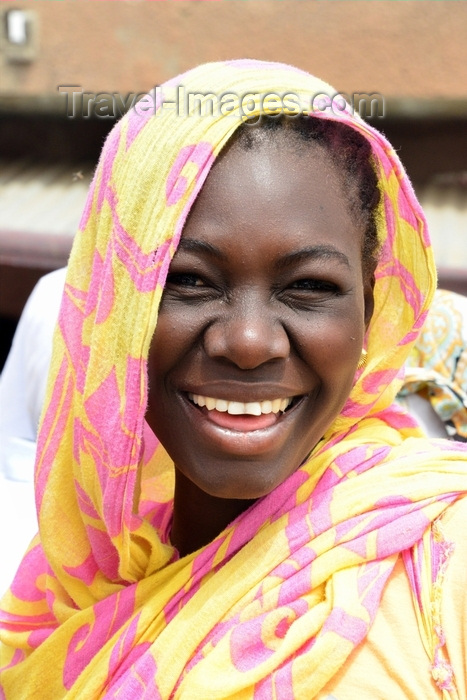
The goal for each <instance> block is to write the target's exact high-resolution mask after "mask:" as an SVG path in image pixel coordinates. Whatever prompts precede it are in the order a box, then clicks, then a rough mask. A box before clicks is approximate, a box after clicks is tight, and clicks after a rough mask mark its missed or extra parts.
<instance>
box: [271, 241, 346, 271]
mask: <svg viewBox="0 0 467 700" xmlns="http://www.w3.org/2000/svg"><path fill="white" fill-rule="evenodd" d="M307 260H320V261H323V262H324V261H327V260H335V261H336V262H338V263H340V264H341V265H345V266H346V267H347V268H349V270H350V269H351V268H352V266H351V264H350V261H349V259H348V257H347V255H345V253H342V251H340V250H337V248H334V246H331V245H315V246H307V247H306V248H301V249H300V250H296V251H294V252H293V253H288V254H287V255H284V257H282V258H280V259H279V260H277V262H276V264H275V267H276V268H278V269H281V268H284V267H288V266H289V265H296V264H297V263H301V262H305V261H307Z"/></svg>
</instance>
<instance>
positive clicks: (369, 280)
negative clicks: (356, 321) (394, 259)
mask: <svg viewBox="0 0 467 700" xmlns="http://www.w3.org/2000/svg"><path fill="white" fill-rule="evenodd" d="M365 277H366V279H365V281H364V286H363V298H364V301H365V330H368V326H369V325H370V321H371V317H372V316H373V311H374V308H375V298H374V288H375V275H374V273H372V274H371V275H370V274H367V275H366V276H365Z"/></svg>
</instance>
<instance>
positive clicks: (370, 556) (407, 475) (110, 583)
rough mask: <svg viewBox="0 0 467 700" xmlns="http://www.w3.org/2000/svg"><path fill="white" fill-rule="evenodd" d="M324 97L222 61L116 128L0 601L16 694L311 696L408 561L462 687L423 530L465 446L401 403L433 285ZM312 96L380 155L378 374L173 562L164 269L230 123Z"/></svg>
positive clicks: (263, 71)
mask: <svg viewBox="0 0 467 700" xmlns="http://www.w3.org/2000/svg"><path fill="white" fill-rule="evenodd" d="M208 93H210V94H211V95H213V96H214V98H215V100H217V102H215V103H213V113H212V114H210V111H211V110H210V106H209V105H208V104H207V102H208V101H209V100H211V99H212V98H211V97H208V96H206V95H207V94H208ZM190 94H191V95H193V94H198V95H200V94H203V95H205V97H204V98H202V99H201V101H202V102H203V100H204V102H203V104H205V106H206V110H205V113H202V114H200V113H199V111H200V110H198V109H197V108H196V105H195V112H196V113H195V114H191V115H190V114H188V108H189V106H190V98H189V97H187V96H188V95H190ZM221 95H223V96H224V97H223V98H222V99H221ZM225 95H228V97H227V98H226V97H225ZM334 95H335V92H334V91H333V90H332V88H330V86H328V85H326V84H325V83H323V82H321V81H319V80H317V79H316V78H313V77H312V76H310V75H308V74H307V73H305V72H303V71H300V70H297V69H294V68H292V67H289V66H286V65H282V64H276V63H262V62H257V61H232V62H224V63H213V64H208V65H205V66H200V67H198V68H196V69H194V70H192V71H190V72H188V73H186V74H184V75H183V76H180V77H179V78H177V79H174V80H172V81H170V83H167V84H165V85H163V86H162V88H160V89H158V91H157V94H155V95H149V96H148V97H147V98H145V99H144V100H143V101H142V102H141V103H140V104H139V106H137V107H136V108H135V109H134V110H132V111H131V112H130V113H129V114H127V115H126V116H125V117H124V118H123V119H122V120H121V121H120V122H119V123H118V124H117V125H116V127H115V128H114V129H113V131H112V132H111V134H110V135H109V137H108V139H107V142H106V144H105V147H104V149H103V153H102V156H101V159H100V161H99V165H98V168H97V171H96V174H95V177H94V181H93V184H92V186H91V190H90V194H89V198H88V201H87V205H86V209H85V212H84V214H83V217H82V221H81V224H80V231H79V232H78V234H77V236H76V240H75V244H74V247H73V251H72V255H71V258H70V264H69V269H68V275H67V282H66V289H65V294H64V298H63V302H62V307H61V314H60V320H59V327H58V330H57V332H56V335H55V343H54V353H53V362H52V368H51V374H50V378H49V385H48V394H47V399H46V406H45V410H44V414H43V418H42V425H41V430H40V436H39V444H38V456H37V462H36V492H37V509H38V516H39V524H40V535H39V536H38V537H37V538H36V539H35V540H34V541H33V543H32V545H31V547H30V549H29V551H28V553H27V554H26V556H25V558H24V561H23V563H22V565H21V567H20V570H19V572H18V574H17V576H16V578H15V581H14V582H13V585H12V587H11V589H10V591H9V592H8V593H7V595H6V596H5V598H4V599H3V602H2V611H1V625H2V630H1V639H2V643H3V644H2V650H1V661H2V665H3V666H4V670H3V672H2V687H3V694H4V698H6V700H10V699H14V698H23V697H24V698H50V697H53V698H54V700H57V699H58V698H62V697H67V698H80V700H81V699H82V698H98V697H106V698H117V697H124V698H129V697H131V698H132V699H133V698H143V697H151V698H162V699H164V700H165V699H166V698H171V697H174V698H180V699H183V700H195V699H199V700H206V698H210V699H214V698H245V699H246V698H263V697H279V698H305V697H306V698H313V697H314V696H315V695H316V693H317V692H318V691H319V689H320V688H322V687H323V686H324V685H325V684H326V683H327V682H328V681H329V680H330V679H331V678H332V677H333V675H334V673H335V672H336V671H337V669H339V668H340V667H341V666H342V665H343V664H344V663H345V661H346V659H347V658H348V656H349V654H350V652H351V651H352V649H354V648H355V646H357V645H358V644H360V643H362V642H363V641H364V639H365V636H366V634H367V632H368V629H369V627H370V626H371V624H372V621H373V619H374V617H375V614H376V611H377V607H378V601H379V599H380V596H381V593H382V590H383V587H384V583H385V581H386V580H387V578H388V576H389V575H390V573H391V571H392V569H393V567H394V564H395V561H396V559H397V557H398V556H399V554H400V553H401V552H405V554H404V557H405V563H406V566H407V570H408V572H410V580H411V583H412V587H413V589H414V599H415V600H416V605H417V608H418V609H419V616H420V633H421V634H422V636H423V639H424V643H425V647H426V650H427V654H428V655H429V657H430V661H431V663H432V664H433V669H434V675H435V676H436V674H438V682H439V685H440V688H442V689H443V693H445V695H446V697H449V696H451V697H455V681H454V679H453V678H452V677H451V676H450V675H449V674H450V671H449V664H448V660H447V659H446V658H445V657H444V651H443V647H442V644H440V638H439V636H438V632H439V630H438V627H437V625H436V624H435V622H436V610H437V605H438V603H439V601H438V599H437V590H438V589H437V585H438V584H439V575H440V571H441V568H440V564H439V561H438V558H436V557H435V558H434V559H436V565H435V563H434V559H433V563H432V559H431V552H432V551H433V546H434V540H433V537H432V527H431V526H430V523H432V522H433V521H435V519H436V518H437V516H438V515H439V514H440V513H442V512H443V510H444V509H445V508H446V507H447V506H448V505H449V503H450V502H452V500H454V499H455V498H456V497H457V496H458V495H460V494H463V493H465V492H466V490H467V473H466V470H465V452H461V450H462V448H461V446H460V445H459V446H450V445H449V443H442V442H440V443H438V445H437V446H434V445H431V444H429V443H428V442H427V441H425V440H423V439H421V438H420V437H418V431H417V428H416V427H415V426H414V424H413V423H412V422H411V420H410V419H409V418H408V416H407V415H406V414H405V413H404V412H403V411H402V410H401V409H397V408H395V407H394V405H393V399H394V396H395V394H396V393H397V390H398V389H399V387H400V368H401V367H402V366H403V364H404V361H405V359H406V357H407V354H408V352H409V350H410V347H411V344H412V343H413V341H414V339H415V338H416V336H417V332H418V330H419V329H420V327H421V325H422V323H423V320H424V318H425V316H426V313H427V310H428V308H429V304H430V300H431V297H432V294H433V290H434V287H435V271H434V264H433V257H432V252H431V247H430V243H429V239H428V236H427V232H426V225H425V220H424V217H423V214H422V212H421V209H420V207H419V205H418V203H417V201H416V199H415V196H414V194H413V191H412V188H411V186H410V183H409V182H408V180H407V177H406V176H405V174H404V171H403V169H402V166H401V164H400V162H399V160H398V158H397V156H396V155H395V153H394V151H393V150H392V148H391V147H390V145H389V144H388V143H387V142H386V141H385V139H384V138H383V137H382V136H381V135H380V134H378V133H377V132H375V131H374V130H373V129H372V128H371V127H369V126H368V125H366V124H365V123H364V122H363V121H362V120H361V119H359V118H358V117H357V116H355V115H354V114H352V112H351V110H350V108H349V107H348V106H346V107H344V106H343V105H342V104H341V103H340V102H339V101H336V100H334V101H333V96H334ZM285 96H287V98H286V97H285ZM316 96H324V97H325V96H328V98H326V99H324V100H321V99H320V98H319V99H318V100H317V99H315V98H316ZM169 103H171V104H169ZM317 105H318V107H317ZM192 106H193V103H192ZM313 107H315V110H316V109H318V111H317V112H316V116H317V117H319V118H322V119H334V120H337V121H342V122H343V123H346V124H349V125H350V126H351V127H353V128H355V129H357V130H358V131H360V132H361V133H363V134H364V136H365V137H366V138H367V139H368V140H369V142H370V143H371V146H372V150H373V156H374V166H375V168H376V172H377V175H378V179H379V183H380V188H381V193H382V204H381V215H380V225H379V236H380V240H381V244H382V253H381V260H380V263H379V265H378V269H377V273H376V286H375V300H376V307H375V312H374V315H373V319H372V322H371V325H370V328H369V330H368V333H367V338H366V347H367V349H368V364H367V366H366V368H365V369H364V370H361V371H358V372H357V374H356V378H355V384H354V387H353V389H352V392H351V394H350V396H349V399H348V401H347V403H346V405H345V407H344V409H343V410H342V412H341V414H340V416H339V417H338V418H337V419H336V421H335V422H334V424H333V425H332V426H331V428H330V429H329V430H328V432H327V434H326V435H325V436H324V439H323V440H322V441H321V442H320V443H319V444H318V445H317V446H316V448H315V450H314V451H313V453H312V455H311V456H310V458H309V459H308V461H307V462H306V463H305V464H304V465H302V467H301V468H300V469H298V470H297V471H296V472H295V473H294V474H292V476H290V477H289V478H288V479H287V480H286V481H285V482H284V483H283V484H281V485H280V486H279V487H278V488H277V489H275V491H274V492H273V493H272V494H270V495H268V496H265V497H264V498H262V499H260V500H259V501H258V502H257V503H256V504H255V505H254V506H252V507H251V508H250V509H249V510H248V511H246V512H245V513H243V514H242V515H241V516H240V517H239V518H238V519H237V520H236V521H235V522H234V523H232V524H231V525H230V526H229V527H228V528H227V529H226V530H225V531H224V532H222V533H221V534H220V535H219V536H218V537H217V538H216V539H215V540H214V542H212V543H211V544H209V545H208V546H206V547H204V548H203V549H201V550H200V551H198V552H195V553H193V554H191V555H189V556H186V557H183V558H181V559H179V558H178V557H177V553H176V552H175V551H174V549H173V547H172V546H171V544H170V541H169V537H168V533H167V530H168V524H169V522H170V516H171V507H172V495H173V465H172V464H171V463H170V460H169V458H168V456H167V455H166V453H165V452H164V450H163V448H162V447H161V445H159V444H158V443H157V440H156V439H155V437H154V436H153V435H152V434H151V432H150V431H149V429H148V428H147V426H146V425H145V422H144V413H145V406H146V395H147V386H146V384H147V379H146V360H147V356H148V350H149V345H150V342H151V338H152V335H153V332H154V328H155V326H156V323H157V313H158V307H159V302H160V299H161V295H162V292H163V288H164V283H165V278H166V275H167V271H168V268H169V265H170V261H171V259H172V257H173V254H174V252H175V250H176V248H177V245H178V242H179V239H180V236H181V233H182V229H183V224H184V221H185V219H186V216H187V213H188V211H189V209H190V207H191V205H192V204H193V201H194V199H195V197H196V195H197V193H198V192H199V190H200V188H201V187H202V185H203V182H204V181H205V178H206V177H207V174H208V172H209V169H210V167H211V165H212V163H213V161H214V159H215V157H216V156H217V155H218V154H219V152H220V151H221V149H222V147H223V146H224V144H225V143H226V142H227V141H228V139H229V138H230V136H231V135H232V134H233V132H234V131H235V129H236V128H238V126H239V125H240V123H241V116H242V115H243V116H254V115H256V114H259V113H260V112H261V111H270V112H275V111H280V110H287V111H288V112H289V113H296V112H297V111H300V112H304V113H311V112H312V111H313ZM321 107H322V109H321ZM415 543H420V544H419V546H418V547H417V548H416V549H414V550H413V552H414V553H413V554H412V553H411V552H412V550H411V547H412V546H413V545H414V544H415ZM362 580H365V581H366V586H367V588H366V593H368V595H361V582H362ZM437 630H438V631H437ZM446 669H447V670H446ZM268 693H269V694H268ZM274 693H275V695H274Z"/></svg>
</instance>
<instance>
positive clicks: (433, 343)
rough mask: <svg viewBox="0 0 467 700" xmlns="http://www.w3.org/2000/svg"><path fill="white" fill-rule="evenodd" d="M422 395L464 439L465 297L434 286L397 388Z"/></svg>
mask: <svg viewBox="0 0 467 700" xmlns="http://www.w3.org/2000/svg"><path fill="white" fill-rule="evenodd" d="M415 392H419V393H421V394H423V395H426V398H427V399H428V400H429V401H430V403H431V405H432V406H433V408H434V409H435V411H436V413H437V414H438V416H439V417H440V418H441V420H442V421H443V422H444V423H445V424H446V427H447V430H448V432H449V433H450V434H451V435H452V436H454V437H458V438H459V439H461V440H465V441H467V298H466V297H463V296H461V295H460V294H455V293H454V292H448V291H446V290H444V289H438V290H436V292H435V297H434V300H433V304H432V306H431V309H430V312H429V314H428V316H427V319H426V321H425V324H424V326H423V329H422V332H421V334H420V337H419V339H418V340H417V342H416V343H415V345H414V347H413V349H412V351H411V353H410V355H409V357H408V359H407V363H406V373H405V380H404V386H403V388H402V390H401V392H400V394H399V395H400V396H401V397H402V398H403V397H404V396H407V394H410V393H415Z"/></svg>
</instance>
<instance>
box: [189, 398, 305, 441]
mask: <svg viewBox="0 0 467 700" xmlns="http://www.w3.org/2000/svg"><path fill="white" fill-rule="evenodd" d="M188 398H189V400H190V401H191V403H193V404H195V405H196V406H199V407H200V408H201V409H203V412H204V413H205V415H206V416H207V417H208V419H209V420H210V421H212V422H213V423H215V424H216V425H218V426H219V427H221V428H225V429H227V430H235V431H239V432H251V431H255V430H264V429H265V428H269V427H270V426H272V425H274V424H275V423H276V422H277V421H278V420H279V418H280V416H281V415H282V414H283V413H284V412H285V411H286V410H287V409H288V408H289V407H290V406H291V405H292V403H293V402H294V397H287V398H277V399H273V400H265V401H248V402H245V403H244V402H241V401H230V400H228V399H216V398H214V397H212V396H203V395H201V394H191V393H190V394H188ZM297 398H298V397H297Z"/></svg>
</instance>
